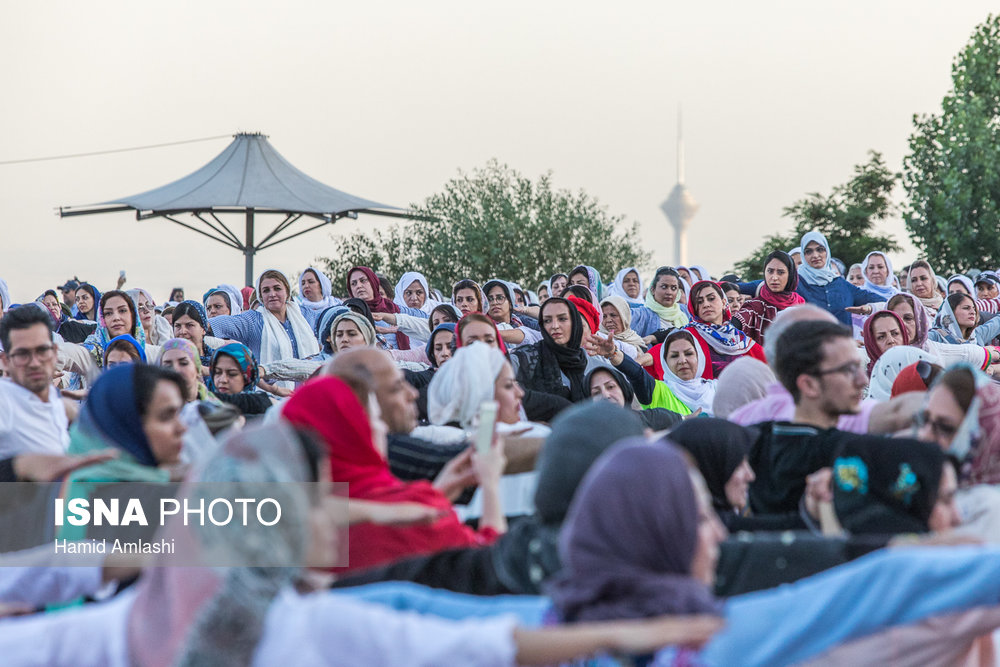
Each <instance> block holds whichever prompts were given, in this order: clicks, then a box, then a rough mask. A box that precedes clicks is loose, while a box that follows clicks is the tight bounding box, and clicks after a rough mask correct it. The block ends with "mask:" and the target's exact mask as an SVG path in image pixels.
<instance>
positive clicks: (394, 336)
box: [347, 266, 426, 350]
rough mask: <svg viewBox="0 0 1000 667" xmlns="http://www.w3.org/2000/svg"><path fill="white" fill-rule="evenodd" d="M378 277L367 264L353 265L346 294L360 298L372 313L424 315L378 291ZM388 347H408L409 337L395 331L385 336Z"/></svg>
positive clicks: (348, 273) (348, 275) (406, 348)
mask: <svg viewBox="0 0 1000 667" xmlns="http://www.w3.org/2000/svg"><path fill="white" fill-rule="evenodd" d="M379 286H380V283H379V279H378V276H376V275H375V272H374V271H372V270H371V269H370V268H368V267H367V266H355V267H354V268H352V269H351V270H350V271H348V272H347V294H348V296H350V297H354V298H357V299H361V300H362V301H364V302H365V303H366V304H367V305H368V307H369V308H370V309H371V311H372V313H406V314H407V315H413V316H415V317H423V316H424V315H426V313H424V312H423V311H421V310H419V309H418V308H410V307H408V306H398V305H396V304H395V303H393V301H392V300H391V299H389V298H387V297H384V296H382V295H381V293H380V292H379ZM386 339H387V340H388V341H389V345H390V347H392V348H394V349H400V350H409V349H410V339H409V338H408V337H407V336H406V335H405V334H403V333H400V332H398V331H397V332H396V333H391V334H388V335H387V336H386Z"/></svg>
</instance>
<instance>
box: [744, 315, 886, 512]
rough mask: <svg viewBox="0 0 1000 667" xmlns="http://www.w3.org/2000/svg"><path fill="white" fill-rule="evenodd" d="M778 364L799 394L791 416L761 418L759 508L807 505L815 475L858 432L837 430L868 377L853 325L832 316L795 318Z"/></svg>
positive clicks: (754, 456) (755, 451)
mask: <svg viewBox="0 0 1000 667" xmlns="http://www.w3.org/2000/svg"><path fill="white" fill-rule="evenodd" d="M774 370H775V372H776V374H777V376H778V380H779V381H780V382H781V384H782V386H784V388H785V389H786V390H787V391H788V393H790V394H791V395H792V399H793V400H794V402H795V412H794V414H793V416H792V420H791V421H775V422H765V423H763V424H760V429H761V435H760V437H759V438H758V439H757V441H756V442H755V443H754V445H753V447H752V448H751V451H750V455H749V461H750V467H751V468H753V470H754V473H756V475H757V479H756V480H754V482H753V483H752V484H751V485H750V504H751V507H752V509H753V511H754V513H756V514H786V513H794V512H796V511H799V510H800V501H801V499H802V496H803V493H804V492H805V490H806V485H807V478H808V477H809V476H810V475H813V474H814V473H816V472H817V471H819V470H821V469H823V468H828V467H829V466H830V465H831V463H832V462H833V459H834V457H835V455H836V452H837V450H838V449H839V448H840V446H841V444H842V443H843V442H844V441H845V440H846V439H848V438H851V437H854V436H853V434H851V433H848V432H846V431H840V430H838V429H837V421H838V419H840V417H841V416H842V415H850V414H854V413H857V412H858V411H859V410H860V407H861V399H862V398H863V397H864V390H865V387H867V386H868V377H867V376H866V374H865V367H864V364H863V363H862V361H861V359H860V358H859V356H858V348H857V345H855V343H854V338H853V336H852V334H851V330H850V329H848V328H847V327H845V326H843V325H841V324H839V323H836V322H829V321H805V322H795V323H794V324H792V325H790V326H789V327H788V328H787V329H785V330H784V332H782V333H781V335H780V337H779V339H778V341H777V345H776V355H775V359H774Z"/></svg>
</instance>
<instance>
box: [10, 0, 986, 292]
mask: <svg viewBox="0 0 1000 667" xmlns="http://www.w3.org/2000/svg"><path fill="white" fill-rule="evenodd" d="M994 6H995V3H990V2H985V1H979V0H963V2H959V3H945V2H930V1H927V0H919V1H915V0H906V1H903V0H896V1H892V2H889V1H882V2H879V1H877V0H876V1H873V0H869V1H867V2H853V3H845V2H843V1H842V0H841V1H840V2H828V1H813V2H791V1H789V2H760V1H758V2H753V3H747V2H702V3H696V2H688V3H675V2H662V1H648V2H620V3H614V4H612V3H606V2H600V3H598V2H589V1H587V2H584V1H581V0H574V1H572V2H570V1H565V2H564V1H546V2H539V1H537V0H536V1H534V2H523V1H514V2H504V3H473V2H434V1H429V2H420V3H413V2H372V3H342V2H341V3H336V2H335V3H331V2H288V1H286V2H282V3H277V2H271V3H264V2H254V1H252V0H241V1H240V2H216V1H214V0H213V1H210V2H204V1H203V0H201V1H197V2H180V1H173V2H134V1H128V2H125V1H121V2H99V3H81V2H69V1H64V0H58V1H50V2H23V3H15V4H10V6H9V7H8V8H7V9H6V10H5V12H4V14H5V20H4V21H3V22H2V24H0V55H2V57H3V62H4V67H3V69H2V70H0V93H2V95H3V101H2V103H0V122H2V127H3V133H4V134H3V137H4V138H3V141H2V142H0V161H2V160H10V159H17V158H30V157H40V156H47V155H58V154H65V153H77V152H86V151H97V150H105V149H113V148H121V147H128V146H138V145H145V144H153V143H160V142H168V141H176V140H184V139H192V138H197V137H205V136H212V135H219V134H227V133H233V132H237V131H241V130H242V131H262V132H264V133H266V134H268V135H269V136H270V139H271V142H272V143H273V144H274V145H275V147H276V148H277V149H278V150H279V151H280V152H281V153H282V154H283V155H284V156H285V157H286V158H288V159H289V160H290V161H291V162H292V163H293V164H295V165H296V166H298V167H299V168H300V169H302V170H303V171H305V172H306V173H308V174H310V175H312V176H314V177H315V178H318V179H319V180H321V181H324V182H326V183H328V184H330V185H332V186H334V187H337V188H339V189H342V190H345V191H347V192H350V193H353V194H357V195H360V196H363V197H367V198H371V199H375V200H378V201H383V202H386V203H389V204H394V205H397V206H406V205H407V204H409V203H411V202H414V201H419V200H422V199H423V198H424V197H426V196H427V195H429V194H430V193H432V192H434V191H436V190H438V189H439V188H440V187H441V185H442V184H443V183H444V182H445V181H446V180H448V179H449V178H451V177H453V176H454V175H455V174H456V170H457V169H459V168H461V169H465V170H469V169H472V168H474V167H477V166H480V165H483V164H484V163H485V162H486V161H487V160H488V159H490V158H491V157H496V158H498V159H500V160H501V161H503V162H506V163H508V164H509V165H511V166H512V167H515V168H516V169H518V170H520V171H521V172H523V173H524V174H526V175H528V176H532V177H534V176H537V175H538V174H540V173H542V172H544V171H546V170H549V169H551V170H552V171H553V172H554V175H555V182H556V184H557V185H558V186H561V187H568V188H572V189H577V188H583V189H585V190H586V191H587V192H588V193H590V194H591V195H594V196H596V197H598V198H599V199H600V200H601V201H602V202H603V203H604V204H605V205H606V206H607V207H608V209H609V211H610V212H612V213H621V214H625V215H626V216H627V217H628V218H629V219H634V220H637V221H639V222H640V223H641V229H642V235H643V240H644V241H645V243H646V244H647V245H648V247H650V248H651V249H652V250H653V251H654V261H658V262H667V261H669V259H670V258H671V257H672V256H673V252H672V234H671V232H670V229H669V227H668V226H667V223H666V220H665V219H664V217H663V215H662V213H661V212H660V211H659V208H658V207H659V204H660V202H661V201H662V200H663V199H664V198H665V197H666V195H667V194H668V192H669V191H670V188H671V187H672V185H673V183H674V181H675V178H676V172H675V166H674V165H675V128H676V113H677V106H678V103H679V102H682V103H683V106H684V134H685V144H686V153H687V183H688V186H689V187H690V188H691V191H692V192H693V194H694V195H695V197H696V198H697V199H698V201H699V202H700V203H701V210H700V212H699V214H698V216H697V217H696V218H695V220H694V225H693V231H692V233H691V235H690V245H689V257H690V259H691V261H693V262H697V263H701V264H705V265H707V266H708V267H709V269H711V270H712V271H713V272H716V273H719V272H721V271H723V270H724V269H725V268H727V267H729V266H730V265H731V264H732V263H733V261H735V260H736V259H739V258H740V257H742V256H744V255H745V254H746V253H747V251H748V250H749V249H751V248H752V247H755V246H756V245H757V244H758V242H759V240H760V238H761V237H762V236H763V235H764V234H765V233H768V232H771V231H775V230H778V229H781V230H785V229H787V228H788V227H790V225H789V223H788V222H787V221H785V220H782V219H781V218H780V213H781V209H782V207H783V206H785V205H788V204H790V203H791V202H793V201H794V200H795V199H797V198H799V197H801V196H802V195H803V194H804V193H806V192H812V191H821V192H826V191H828V190H829V188H830V187H831V186H833V185H834V184H837V183H842V182H844V181H846V180H847V179H848V178H849V176H850V173H851V168H852V166H853V165H855V164H856V163H858V162H861V161H864V160H865V154H866V151H867V150H868V149H876V150H880V151H882V152H883V153H884V154H885V155H886V158H887V160H888V163H889V165H890V167H891V168H893V169H899V168H900V165H901V159H902V156H903V155H904V154H905V152H906V150H907V137H908V135H909V133H910V130H911V127H912V120H911V119H912V115H913V114H914V113H926V112H933V111H936V110H937V109H938V108H939V106H940V101H941V98H942V96H943V95H944V94H945V92H946V91H947V89H948V88H949V85H950V79H949V75H950V67H951V62H952V59H953V58H954V56H955V54H957V53H958V51H959V50H960V49H961V48H962V47H963V45H964V44H965V42H966V41H967V39H968V38H969V35H970V34H971V33H972V31H973V29H974V28H975V26H976V25H977V24H978V23H980V22H981V21H983V20H985V18H986V17H987V15H988V12H989V11H990V9H991V8H993V7H994ZM226 145H227V140H225V139H221V140H216V141H212V142H206V143H199V144H191V145H185V146H177V147H171V148H162V149H156V150H148V151H138V152H133V153H125V154H118V155H108V156H101V157H91V158H80V159H72V160H62V161H53V162H40V163H33V164H18V165H0V212H2V222H0V224H2V228H0V229H2V236H0V239H2V241H0V277H3V278H5V279H6V280H7V281H8V283H10V287H11V290H12V292H13V296H14V298H15V299H17V300H26V299H29V298H34V297H35V296H36V295H37V294H39V293H40V292H41V291H42V290H43V289H44V288H46V287H52V286H55V285H57V284H60V283H62V282H63V281H64V280H65V279H66V278H69V277H70V276H72V275H74V274H77V275H79V276H80V277H81V278H84V279H89V280H91V281H93V282H95V283H96V284H97V285H98V287H99V288H101V289H108V288H110V287H112V286H113V284H114V281H115V278H116V277H117V273H118V271H119V270H120V269H125V270H127V272H128V275H129V286H130V287H136V286H143V287H146V288H148V289H150V290H151V291H152V292H153V293H154V296H155V298H156V299H157V300H158V301H161V300H163V299H165V298H166V296H167V292H168V290H169V288H170V287H171V286H172V285H174V284H178V285H183V286H184V287H185V288H187V290H188V295H189V296H191V295H197V296H200V295H201V293H202V291H203V290H204V289H206V288H208V287H210V286H213V285H215V284H217V283H219V282H232V283H239V282H241V280H242V277H243V258H242V256H241V255H240V254H239V253H237V252H236V251H235V250H232V249H229V248H226V247H225V246H222V245H220V244H217V243H215V242H212V241H209V240H207V239H204V238H203V237H201V236H199V235H197V234H194V233H193V232H190V231H187V230H185V229H182V228H180V227H177V226H176V225H173V224H171V223H168V222H166V221H163V220H150V221H144V222H141V223H140V222H137V221H136V220H135V218H134V215H131V214H129V213H117V214H112V215H103V216H94V217H83V218H68V219H59V218H58V217H57V216H56V215H55V213H54V210H55V208H56V207H58V206H59V205H82V204H89V203H94V202H100V201H104V200H107V199H111V198H116V197H121V196H124V195H129V194H134V193H137V192H140V191H143V190H147V189H150V188H152V187H157V186H159V185H162V184H165V183H167V182H169V181H172V180H174V179H176V178H179V177H181V176H183V175H185V174H187V173H189V172H191V171H194V170H195V169H196V168H198V167H200V166H202V165H203V164H204V163H206V162H207V161H208V160H210V159H211V158H212V157H214V156H215V155H216V154H217V153H218V152H220V151H221V150H222V149H223V148H224V147H225V146H226ZM386 224H391V223H390V222H389V221H388V220H387V219H384V218H377V217H371V216H367V217H366V216H362V217H361V219H360V220H359V221H358V222H356V223H351V224H349V225H343V226H342V227H340V231H351V230H353V229H355V228H357V226H358V225H386ZM330 229H331V231H332V230H333V229H334V228H330ZM888 230H889V231H891V232H892V233H894V234H896V236H897V238H899V239H900V240H902V241H905V244H904V245H905V247H906V248H907V251H908V252H907V253H904V254H903V255H902V256H900V257H897V258H896V259H910V258H911V257H912V246H910V244H909V241H908V238H907V237H906V233H905V229H904V227H903V225H902V223H901V222H898V221H897V222H894V223H893V224H891V225H889V226H888ZM335 252H336V245H335V243H334V242H333V241H332V240H331V239H330V235H329V232H328V231H316V232H313V233H312V234H309V235H305V236H303V237H300V238H299V239H296V240H294V241H291V242H289V243H288V244H285V245H281V246H277V247H276V248H273V249H271V250H267V251H264V252H263V253H261V254H260V255H258V256H257V259H256V265H255V266H256V268H257V270H262V269H264V268H268V267H272V266H273V267H276V268H280V269H284V270H286V271H288V272H290V273H297V272H298V271H300V270H301V269H302V268H304V267H305V266H307V265H308V264H310V263H312V261H313V259H314V258H315V257H316V256H317V255H329V254H332V253H335ZM834 253H836V249H835V248H834ZM334 281H335V282H337V281H339V277H334Z"/></svg>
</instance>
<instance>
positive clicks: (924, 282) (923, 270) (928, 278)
mask: <svg viewBox="0 0 1000 667" xmlns="http://www.w3.org/2000/svg"><path fill="white" fill-rule="evenodd" d="M906 291H907V292H909V293H910V294H912V295H913V296H915V297H917V298H918V299H920V303H921V304H922V305H923V306H924V308H926V309H927V311H928V312H929V313H930V314H931V317H933V316H935V315H937V311H938V308H940V307H941V302H942V301H944V298H943V297H942V296H941V295H940V294H938V285H937V276H936V275H935V274H934V269H932V268H931V265H930V264H928V263H927V261H926V260H923V259H918V260H917V261H915V262H914V263H913V264H910V268H909V270H908V271H907V272H906Z"/></svg>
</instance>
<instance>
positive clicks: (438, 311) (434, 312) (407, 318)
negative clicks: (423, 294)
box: [373, 288, 478, 343]
mask: <svg viewBox="0 0 1000 667" xmlns="http://www.w3.org/2000/svg"><path fill="white" fill-rule="evenodd" d="M477 289H478V288H477ZM431 304H437V305H431ZM425 305H428V306H429V307H428V309H427V313H428V314H426V315H421V316H419V317H418V316H414V315H407V314H406V313H373V317H374V319H376V320H378V321H379V322H384V323H386V324H389V325H392V326H395V327H396V331H401V332H403V333H404V334H406V335H407V336H408V337H409V338H410V340H411V341H414V340H415V341H418V342H420V343H426V342H427V337H428V336H430V333H431V331H433V330H434V328H435V327H437V325H438V324H441V323H442V322H452V323H457V322H458V321H459V320H460V319H461V318H462V312H461V311H460V310H459V309H458V308H456V307H455V306H453V305H452V304H450V303H437V302H436V301H426V302H425ZM469 312H472V311H471V310H470V311H469Z"/></svg>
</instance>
